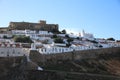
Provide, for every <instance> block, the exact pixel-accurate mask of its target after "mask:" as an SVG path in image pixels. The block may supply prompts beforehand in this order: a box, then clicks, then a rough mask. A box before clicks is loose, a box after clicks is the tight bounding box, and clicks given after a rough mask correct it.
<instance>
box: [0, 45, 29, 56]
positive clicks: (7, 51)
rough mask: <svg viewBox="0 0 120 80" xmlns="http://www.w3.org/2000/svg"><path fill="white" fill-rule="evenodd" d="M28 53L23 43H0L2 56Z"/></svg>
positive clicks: (0, 54)
mask: <svg viewBox="0 0 120 80" xmlns="http://www.w3.org/2000/svg"><path fill="white" fill-rule="evenodd" d="M23 55H27V56H28V53H27V51H25V49H24V48H22V46H21V44H9V43H5V44H3V43H2V44H0V57H14V56H23Z"/></svg>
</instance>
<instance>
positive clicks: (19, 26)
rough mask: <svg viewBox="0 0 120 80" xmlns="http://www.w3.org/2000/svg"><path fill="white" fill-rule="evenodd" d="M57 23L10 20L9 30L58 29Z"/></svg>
mask: <svg viewBox="0 0 120 80" xmlns="http://www.w3.org/2000/svg"><path fill="white" fill-rule="evenodd" d="M58 27H59V26H58V24H46V21H40V23H30V22H10V23H9V26H8V29H9V30H25V29H30V30H44V31H58Z"/></svg>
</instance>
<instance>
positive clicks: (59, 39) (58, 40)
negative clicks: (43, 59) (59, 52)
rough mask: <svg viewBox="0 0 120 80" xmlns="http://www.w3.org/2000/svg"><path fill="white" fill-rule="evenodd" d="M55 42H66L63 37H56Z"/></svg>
mask: <svg viewBox="0 0 120 80" xmlns="http://www.w3.org/2000/svg"><path fill="white" fill-rule="evenodd" d="M54 42H55V43H64V41H63V39H61V38H56V39H55V40H54Z"/></svg>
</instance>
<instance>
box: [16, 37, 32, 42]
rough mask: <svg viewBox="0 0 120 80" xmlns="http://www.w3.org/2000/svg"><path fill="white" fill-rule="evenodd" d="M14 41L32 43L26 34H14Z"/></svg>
mask: <svg viewBox="0 0 120 80" xmlns="http://www.w3.org/2000/svg"><path fill="white" fill-rule="evenodd" d="M14 41H15V42H22V43H33V41H32V40H31V39H30V37H26V36H15V37H14Z"/></svg>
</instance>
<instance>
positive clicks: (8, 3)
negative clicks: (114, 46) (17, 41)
mask: <svg viewBox="0 0 120 80" xmlns="http://www.w3.org/2000/svg"><path fill="white" fill-rule="evenodd" d="M39 20H46V21H47V23H55V24H59V28H60V30H62V29H66V30H67V31H69V32H73V33H77V32H80V31H81V30H82V29H84V30H85V31H86V32H89V33H93V34H94V36H95V37H97V38H109V37H114V38H115V39H120V0H0V27H6V26H8V25H9V22H10V21H18V22H20V21H26V22H38V21H39Z"/></svg>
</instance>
